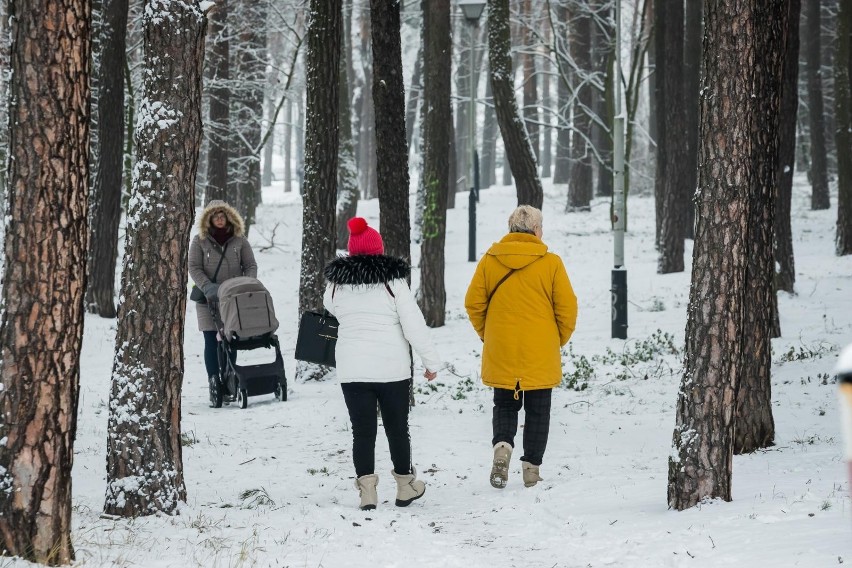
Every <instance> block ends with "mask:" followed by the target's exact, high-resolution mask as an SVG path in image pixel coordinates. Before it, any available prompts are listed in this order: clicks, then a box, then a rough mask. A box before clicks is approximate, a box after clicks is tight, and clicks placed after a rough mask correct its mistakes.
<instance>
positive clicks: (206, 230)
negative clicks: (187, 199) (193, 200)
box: [198, 199, 246, 239]
mask: <svg viewBox="0 0 852 568" xmlns="http://www.w3.org/2000/svg"><path fill="white" fill-rule="evenodd" d="M219 211H222V212H223V213H224V214H225V216H226V217H228V223H230V224H231V226H232V227H233V228H234V236H235V237H243V236H245V234H246V225H245V222H244V221H243V218H242V217H241V216H240V214H239V213H237V210H236V209H234V208H233V207H231V206H230V205H228V204H227V203H225V202H224V201H222V200H221V199H214V200H213V201H211V202H210V203H208V204H207V207H205V208H204V211H202V212H201V215H200V216H199V217H198V234H199V236H200V237H201V238H202V239H206V238H207V235H209V234H210V219H211V218H212V217H213V215H214V214H215V213H218V212H219Z"/></svg>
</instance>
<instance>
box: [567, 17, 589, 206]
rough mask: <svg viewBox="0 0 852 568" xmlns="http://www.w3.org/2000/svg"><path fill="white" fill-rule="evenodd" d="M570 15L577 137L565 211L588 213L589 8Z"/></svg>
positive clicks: (574, 134) (574, 143)
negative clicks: (574, 66)
mask: <svg viewBox="0 0 852 568" xmlns="http://www.w3.org/2000/svg"><path fill="white" fill-rule="evenodd" d="M574 7H575V10H572V13H571V23H570V30H571V32H570V34H569V36H568V47H569V50H570V52H571V58H572V59H573V60H574V64H575V65H576V68H575V69H574V70H573V71H574V74H573V78H574V124H573V126H574V133H573V140H572V143H571V179H570V181H569V182H568V203H567V205H566V207H565V210H566V211H589V210H591V202H592V197H593V186H592V149H591V148H590V144H589V142H590V141H591V136H592V121H591V119H590V118H589V112H590V109H591V108H592V87H591V86H590V85H589V76H590V75H591V73H592V33H591V18H590V16H589V13H588V6H584V5H579V4H575V5H574Z"/></svg>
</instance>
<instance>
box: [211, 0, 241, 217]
mask: <svg viewBox="0 0 852 568" xmlns="http://www.w3.org/2000/svg"><path fill="white" fill-rule="evenodd" d="M229 1H232V0H221V1H217V2H216V5H215V6H214V7H213V8H211V9H210V12H209V18H210V43H211V46H210V49H209V50H208V53H207V67H208V68H209V69H210V74H211V77H210V84H209V85H208V86H207V92H208V93H209V96H210V108H209V111H208V120H207V124H206V128H207V139H208V142H209V145H208V150H207V187H206V188H205V191H204V203H205V204H206V203H209V202H210V201H212V200H213V199H221V200H222V201H227V202H229V203H232V204H234V205H236V196H235V195H231V194H230V193H229V188H230V187H231V186H230V183H229V179H228V163H229V161H230V152H229V145H230V139H231V134H232V132H231V86H230V83H231V81H230V78H231V76H230V69H231V63H230V61H231V48H230V45H231V39H230V38H231V32H230V30H231V28H230V26H229V25H228V12H229V7H228V3H229Z"/></svg>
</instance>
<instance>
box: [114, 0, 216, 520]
mask: <svg viewBox="0 0 852 568" xmlns="http://www.w3.org/2000/svg"><path fill="white" fill-rule="evenodd" d="M142 17H143V27H144V53H145V55H144V63H143V65H144V71H145V72H144V73H143V80H142V104H141V106H140V107H139V109H138V122H137V125H136V131H135V138H136V166H135V168H134V171H133V186H132V192H131V197H130V206H129V209H128V220H127V244H126V246H125V251H124V262H123V264H124V270H123V272H122V276H121V295H122V298H123V301H122V302H121V305H120V306H119V309H118V330H117V332H116V340H115V346H116V349H115V358H114V360H113V367H112V388H111V390H110V397H109V421H108V426H107V490H106V501H105V504H104V511H105V512H106V513H109V514H112V515H120V516H123V517H136V516H140V515H152V514H156V513H161V512H162V513H173V512H175V510H176V509H177V507H178V505H179V504H180V503H181V502H183V501H186V486H185V484H184V478H183V459H182V452H181V437H180V434H181V429H180V424H181V400H180V399H181V389H182V384H183V370H184V353H183V339H184V321H185V317H186V296H187V294H186V282H187V278H188V272H187V255H188V253H189V234H190V231H191V230H192V224H193V217H194V212H195V176H196V169H197V164H198V153H199V148H200V147H201V69H202V63H203V59H204V36H205V29H206V24H207V19H206V16H205V14H204V13H203V12H202V10H201V8H200V6H199V2H198V0H169V1H166V0H147V1H146V5H145V10H144V12H143V16H142Z"/></svg>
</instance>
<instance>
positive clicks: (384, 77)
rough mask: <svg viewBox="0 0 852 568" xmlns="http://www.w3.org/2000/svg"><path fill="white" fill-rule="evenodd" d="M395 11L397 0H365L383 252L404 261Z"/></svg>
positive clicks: (406, 243) (401, 89)
mask: <svg viewBox="0 0 852 568" xmlns="http://www.w3.org/2000/svg"><path fill="white" fill-rule="evenodd" d="M399 11H400V2H399V0H371V1H370V14H371V21H370V24H371V31H372V37H373V101H374V104H375V113H374V114H375V118H376V164H377V168H376V170H377V171H376V174H377V175H376V178H377V179H376V181H377V185H378V191H379V226H380V227H381V230H382V240H383V241H384V245H385V254H388V255H390V256H396V257H399V258H404V259H405V260H406V261H408V262H410V261H411V219H410V217H409V206H408V185H409V180H408V145H407V144H406V141H405V85H404V84H403V81H402V39H401V36H400V12H399Z"/></svg>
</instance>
